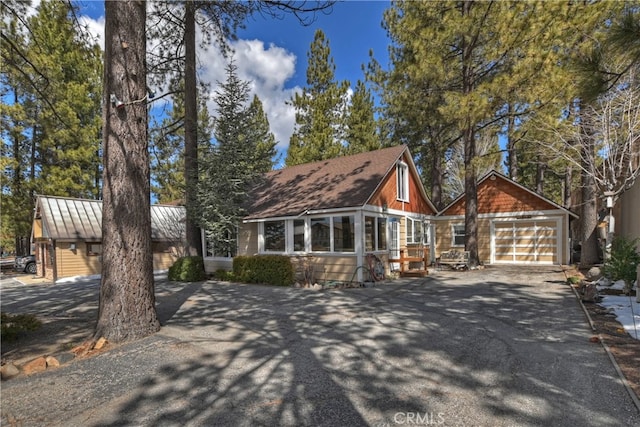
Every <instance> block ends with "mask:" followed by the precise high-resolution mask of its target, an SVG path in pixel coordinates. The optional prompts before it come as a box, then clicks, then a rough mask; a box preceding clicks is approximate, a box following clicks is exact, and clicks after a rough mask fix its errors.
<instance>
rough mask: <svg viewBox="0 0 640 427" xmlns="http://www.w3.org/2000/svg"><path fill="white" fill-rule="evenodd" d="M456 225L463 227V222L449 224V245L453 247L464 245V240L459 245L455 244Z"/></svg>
mask: <svg viewBox="0 0 640 427" xmlns="http://www.w3.org/2000/svg"><path fill="white" fill-rule="evenodd" d="M456 227H462V228H463V229H465V226H464V224H463V223H457V224H451V247H455V248H460V247H464V242H463V243H462V244H461V245H460V244H456ZM465 233H466V230H465ZM463 237H464V235H463Z"/></svg>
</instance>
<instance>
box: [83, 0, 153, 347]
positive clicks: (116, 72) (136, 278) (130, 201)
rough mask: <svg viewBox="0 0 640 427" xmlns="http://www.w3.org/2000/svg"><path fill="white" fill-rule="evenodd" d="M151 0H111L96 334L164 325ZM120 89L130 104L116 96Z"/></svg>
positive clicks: (122, 336) (134, 332)
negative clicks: (152, 169) (154, 212)
mask: <svg viewBox="0 0 640 427" xmlns="http://www.w3.org/2000/svg"><path fill="white" fill-rule="evenodd" d="M145 20H146V3H145V2H143V1H133V0H126V1H124V0H123V1H117V2H115V1H114V2H106V3H105V40H106V43H105V52H104V64H105V75H104V105H105V108H104V111H103V115H104V166H103V167H104V172H103V181H104V190H103V194H104V198H103V204H102V278H101V282H100V301H99V308H98V321H97V324H96V330H95V338H96V339H97V338H100V337H104V338H106V339H107V340H109V341H111V342H122V341H129V340H135V339H138V338H142V337H145V336H147V335H150V334H152V333H154V332H156V331H157V330H158V329H160V322H159V321H158V317H157V313H156V307H155V294H154V280H153V252H152V249H151V203H150V200H149V194H150V173H149V150H148V148H149V143H148V139H147V138H148V132H147V126H148V114H147V103H146V100H147V78H146V76H147V69H146V61H145V57H146V33H145V30H146V25H145ZM111 94H113V95H114V96H115V97H116V98H117V99H118V100H120V101H121V102H122V103H123V104H122V105H118V104H117V103H115V102H111Z"/></svg>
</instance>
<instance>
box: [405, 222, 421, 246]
mask: <svg viewBox="0 0 640 427" xmlns="http://www.w3.org/2000/svg"><path fill="white" fill-rule="evenodd" d="M422 237H423V236H422V221H421V220H419V219H414V218H408V217H407V244H419V243H422Z"/></svg>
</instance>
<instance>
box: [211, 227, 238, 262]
mask: <svg viewBox="0 0 640 427" xmlns="http://www.w3.org/2000/svg"><path fill="white" fill-rule="evenodd" d="M237 239H238V229H237V228H234V229H233V230H226V231H222V232H221V233H220V234H218V235H213V234H209V233H207V234H206V245H207V246H206V247H207V252H206V256H207V257H214V258H233V257H234V256H236V255H237V253H238V240H237Z"/></svg>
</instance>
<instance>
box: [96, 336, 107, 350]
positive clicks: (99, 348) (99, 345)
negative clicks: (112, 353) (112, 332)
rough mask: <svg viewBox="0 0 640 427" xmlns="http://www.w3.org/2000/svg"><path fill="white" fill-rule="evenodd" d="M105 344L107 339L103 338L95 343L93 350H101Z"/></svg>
mask: <svg viewBox="0 0 640 427" xmlns="http://www.w3.org/2000/svg"><path fill="white" fill-rule="evenodd" d="M106 343H107V339H106V338H105V337H101V338H100V339H99V340H98V341H96V344H95V345H94V346H93V349H94V350H101V349H102V347H104V346H105V344H106Z"/></svg>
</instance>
